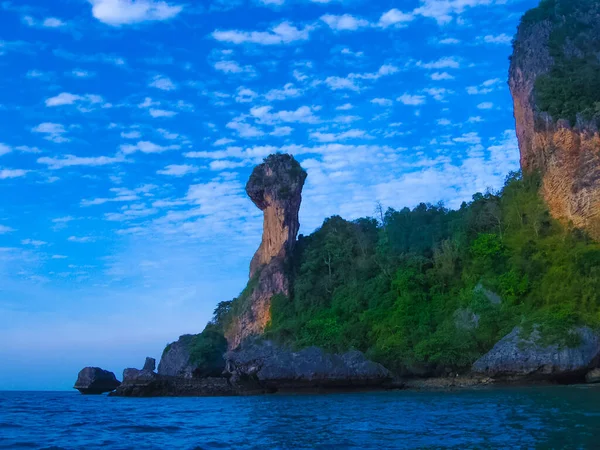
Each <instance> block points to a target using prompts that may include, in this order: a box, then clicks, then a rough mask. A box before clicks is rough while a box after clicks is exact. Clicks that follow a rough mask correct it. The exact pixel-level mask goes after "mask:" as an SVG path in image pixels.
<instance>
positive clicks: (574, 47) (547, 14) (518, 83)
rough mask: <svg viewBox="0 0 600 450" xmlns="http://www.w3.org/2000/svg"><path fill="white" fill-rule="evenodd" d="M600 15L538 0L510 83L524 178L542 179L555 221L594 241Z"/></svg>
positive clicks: (598, 198) (599, 204) (580, 1)
mask: <svg viewBox="0 0 600 450" xmlns="http://www.w3.org/2000/svg"><path fill="white" fill-rule="evenodd" d="M599 10H600V8H599V6H598V4H597V3H596V2H595V1H592V0H543V1H542V3H541V5H540V7H538V8H536V9H535V10H532V11H530V12H529V13H527V15H526V16H525V17H524V18H523V21H522V23H521V25H520V27H519V31H518V33H517V36H516V38H515V41H514V53H513V56H512V61H511V66H510V78H509V85H510V89H511V92H512V95H513V99H514V114H515V120H516V128H517V137H518V140H519V148H520V151H521V167H522V169H523V172H524V173H533V172H539V173H540V174H541V176H542V194H543V196H544V198H545V200H546V202H547V203H548V206H549V208H550V212H551V213H552V215H553V216H554V217H555V218H557V219H559V220H561V221H563V222H564V223H572V224H573V225H574V226H576V227H578V228H583V229H586V230H587V231H588V232H589V233H590V234H591V235H592V236H593V237H595V238H597V239H598V238H600V137H599V135H598V126H597V123H598V113H599V112H600V108H599V106H600V103H597V102H595V100H596V98H594V97H598V98H597V99H598V100H600V93H599V92H595V90H594V89H593V87H594V86H595V85H596V83H598V82H600V72H598V67H600V65H599V63H600V58H599V57H598V54H597V53H596V49H597V48H600V15H599V14H598V12H599ZM590 89H591V91H590Z"/></svg>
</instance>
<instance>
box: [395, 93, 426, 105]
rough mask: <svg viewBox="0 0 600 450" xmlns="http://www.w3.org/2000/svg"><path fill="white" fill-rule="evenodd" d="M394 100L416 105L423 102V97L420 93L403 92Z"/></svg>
mask: <svg viewBox="0 0 600 450" xmlns="http://www.w3.org/2000/svg"><path fill="white" fill-rule="evenodd" d="M396 100H398V101H399V102H401V103H404V104H405V105H409V106H418V105H422V104H423V103H425V97H424V96H422V95H410V94H404V95H401V96H400V97H398V98H397V99H396Z"/></svg>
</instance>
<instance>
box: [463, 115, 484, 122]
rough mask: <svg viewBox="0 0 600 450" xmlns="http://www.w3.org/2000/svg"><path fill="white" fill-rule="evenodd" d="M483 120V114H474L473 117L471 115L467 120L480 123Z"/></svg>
mask: <svg viewBox="0 0 600 450" xmlns="http://www.w3.org/2000/svg"><path fill="white" fill-rule="evenodd" d="M483 121H484V120H483V118H482V117H481V116H472V117H469V120H467V122H469V123H480V122H483Z"/></svg>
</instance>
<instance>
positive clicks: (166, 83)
mask: <svg viewBox="0 0 600 450" xmlns="http://www.w3.org/2000/svg"><path fill="white" fill-rule="evenodd" d="M150 87H154V88H156V89H160V90H161V91H174V90H175V89H177V86H175V83H173V82H172V81H171V79H170V78H169V77H165V76H162V75H156V76H155V77H154V78H153V79H152V82H151V83H150Z"/></svg>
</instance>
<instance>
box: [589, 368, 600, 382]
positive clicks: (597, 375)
mask: <svg viewBox="0 0 600 450" xmlns="http://www.w3.org/2000/svg"><path fill="white" fill-rule="evenodd" d="M585 381H587V382H588V383H600V369H594V370H592V371H591V372H589V373H588V374H587V375H586V376H585Z"/></svg>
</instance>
